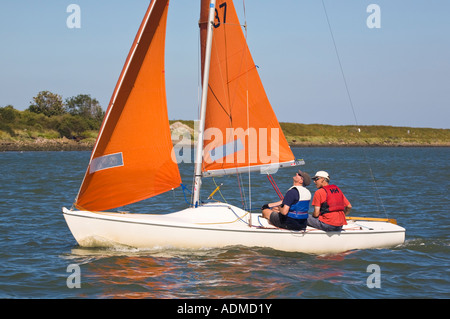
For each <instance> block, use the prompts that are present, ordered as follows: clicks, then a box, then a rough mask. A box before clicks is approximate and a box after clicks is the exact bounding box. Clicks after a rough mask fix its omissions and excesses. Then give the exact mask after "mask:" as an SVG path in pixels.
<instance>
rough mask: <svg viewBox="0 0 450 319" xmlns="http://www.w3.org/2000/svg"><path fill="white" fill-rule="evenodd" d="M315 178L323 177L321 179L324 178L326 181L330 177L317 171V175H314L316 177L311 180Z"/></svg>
mask: <svg viewBox="0 0 450 319" xmlns="http://www.w3.org/2000/svg"><path fill="white" fill-rule="evenodd" d="M317 177H323V178H326V179H328V180H329V179H330V175H328V173H327V172H325V171H318V172H317V173H316V175H315V176H314V177H313V179H314V178H317Z"/></svg>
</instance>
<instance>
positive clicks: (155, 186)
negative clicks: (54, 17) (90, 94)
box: [63, 0, 405, 254]
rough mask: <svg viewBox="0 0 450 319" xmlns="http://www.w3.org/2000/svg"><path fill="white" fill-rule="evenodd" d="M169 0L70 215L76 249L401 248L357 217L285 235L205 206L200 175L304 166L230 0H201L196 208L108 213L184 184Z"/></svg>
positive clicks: (148, 30) (247, 216)
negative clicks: (168, 84)
mask: <svg viewBox="0 0 450 319" xmlns="http://www.w3.org/2000/svg"><path fill="white" fill-rule="evenodd" d="M168 3H169V1H168V0H152V1H151V3H150V5H149V7H148V10H147V12H146V14H145V16H144V19H143V21H142V23H141V26H140V28H139V30H138V33H137V35H136V38H135V40H134V42H133V45H132V47H131V50H130V52H129V54H128V57H127V59H126V62H125V65H124V67H123V70H122V72H121V74H120V77H119V80H118V82H117V85H116V88H115V90H114V92H113V95H112V97H111V101H110V103H109V106H108V109H107V111H106V115H105V118H104V120H103V123H102V126H101V129H100V132H99V135H98V138H97V141H96V144H95V146H94V149H93V151H92V154H91V157H90V162H89V165H88V168H87V170H86V173H85V176H84V179H83V182H82V184H81V187H80V190H79V192H78V195H77V197H76V200H75V203H74V206H73V207H72V209H67V208H65V207H63V215H64V218H65V220H66V222H67V224H68V226H69V229H70V230H71V232H72V234H73V236H74V237H75V239H76V241H77V242H78V244H79V245H80V246H110V245H111V244H118V245H126V246H131V247H137V248H152V247H177V248H192V249H196V248H208V247H224V246H229V245H243V246H250V247H253V246H258V247H270V248H273V249H278V250H283V251H293V252H304V253H313V254H323V253H337V252H343V251H348V250H352V249H367V248H382V247H392V246H396V245H399V244H402V243H403V242H404V239H405V229H404V228H402V227H400V226H398V225H396V223H392V222H390V221H388V220H382V219H380V220H376V219H372V218H369V219H368V220H364V219H361V218H359V219H358V218H355V220H349V221H348V225H346V226H345V227H344V229H343V231H341V232H324V231H321V230H317V229H314V228H310V227H308V228H307V229H306V230H305V231H292V230H286V229H279V228H276V227H274V226H272V225H271V224H269V223H268V222H267V221H266V220H265V219H263V218H259V215H260V213H251V211H248V210H245V209H242V208H239V207H236V206H233V205H231V204H228V203H220V202H213V203H206V204H205V203H203V202H202V201H201V196H200V190H201V184H202V179H203V178H208V177H210V176H218V175H223V174H236V173H242V172H250V171H260V172H265V171H267V172H271V171H276V170H278V169H279V168H282V167H293V166H296V165H299V164H301V163H300V162H298V161H296V160H295V158H294V155H293V153H292V151H291V149H290V147H289V145H288V143H287V141H286V138H285V137H284V135H283V132H282V130H281V128H280V125H279V123H278V120H277V118H276V116H275V114H274V112H273V110H272V107H271V105H270V103H269V100H268V98H267V96H266V93H265V91H264V88H263V85H262V83H261V80H260V78H259V75H258V72H257V68H256V66H255V64H254V62H253V59H252V57H251V54H250V51H249V49H248V46H247V43H246V39H245V36H244V33H243V30H242V26H241V24H240V23H239V20H238V17H237V14H236V11H235V8H234V5H233V2H232V1H231V0H217V1H215V0H202V1H201V13H200V21H199V27H200V36H201V56H202V59H201V60H202V83H203V86H202V87H203V90H202V97H201V109H200V121H199V131H198V139H197V147H196V154H195V168H194V178H193V196H192V197H193V198H192V205H190V207H188V208H186V209H183V210H181V211H174V212H171V211H166V212H161V211H159V210H158V211H157V212H155V210H152V209H151V208H149V209H148V211H146V212H139V213H121V212H110V210H112V209H115V208H117V207H122V206H125V205H129V204H132V203H135V202H139V201H142V200H144V199H147V198H150V197H153V196H156V195H159V194H162V193H164V192H168V191H170V190H172V189H174V188H176V187H179V186H180V185H181V177H180V172H179V168H178V164H177V162H176V160H175V156H174V148H173V143H172V140H171V133H170V129H169V121H168V113H167V103H166V91H165V72H164V48H165V29H166V20H167V13H168Z"/></svg>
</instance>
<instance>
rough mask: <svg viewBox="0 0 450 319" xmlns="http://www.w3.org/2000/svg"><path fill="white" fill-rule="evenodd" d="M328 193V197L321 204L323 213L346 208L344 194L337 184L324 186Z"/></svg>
mask: <svg viewBox="0 0 450 319" xmlns="http://www.w3.org/2000/svg"><path fill="white" fill-rule="evenodd" d="M322 188H323V189H324V190H325V192H326V193H327V199H326V200H325V202H323V203H322V204H321V205H320V212H321V213H322V214H326V213H331V212H337V211H343V210H344V209H345V206H346V205H345V202H344V194H342V191H341V190H340V189H339V187H337V186H336V185H327V186H323V187H322Z"/></svg>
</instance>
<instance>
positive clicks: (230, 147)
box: [209, 139, 244, 161]
mask: <svg viewBox="0 0 450 319" xmlns="http://www.w3.org/2000/svg"><path fill="white" fill-rule="evenodd" d="M243 149H244V144H242V141H241V140H240V139H237V140H234V141H232V142H229V143H227V144H224V145H220V146H217V147H215V148H213V149H212V150H210V151H209V156H210V157H211V160H212V161H217V160H218V159H221V158H224V157H227V156H228V155H231V154H234V153H236V152H239V151H241V150H243Z"/></svg>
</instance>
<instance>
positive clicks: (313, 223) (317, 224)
mask: <svg viewBox="0 0 450 319" xmlns="http://www.w3.org/2000/svg"><path fill="white" fill-rule="evenodd" d="M271 217H272V216H271ZM307 222H308V226H310V227H314V228H317V229H320V230H324V231H341V230H342V226H333V225H329V224H325V223H324V222H322V221H320V220H319V218H316V217H313V216H311V215H309V216H308V220H307Z"/></svg>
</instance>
